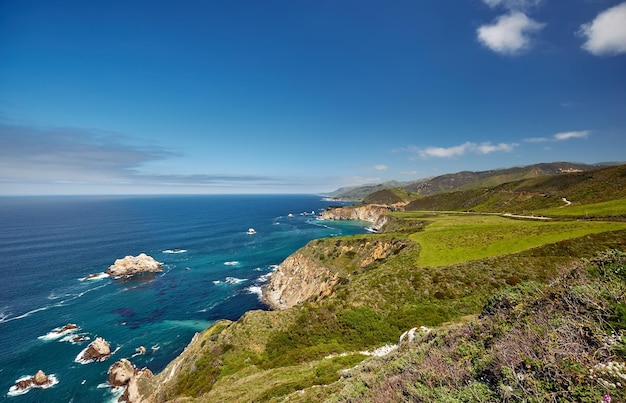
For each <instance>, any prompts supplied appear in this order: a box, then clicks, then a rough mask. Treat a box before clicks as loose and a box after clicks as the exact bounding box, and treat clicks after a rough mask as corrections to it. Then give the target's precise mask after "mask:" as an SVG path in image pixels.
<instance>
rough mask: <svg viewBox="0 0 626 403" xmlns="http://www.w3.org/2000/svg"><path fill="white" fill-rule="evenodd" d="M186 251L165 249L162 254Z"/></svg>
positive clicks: (184, 250) (183, 250)
mask: <svg viewBox="0 0 626 403" xmlns="http://www.w3.org/2000/svg"><path fill="white" fill-rule="evenodd" d="M185 252H187V249H165V250H164V251H163V253H185Z"/></svg>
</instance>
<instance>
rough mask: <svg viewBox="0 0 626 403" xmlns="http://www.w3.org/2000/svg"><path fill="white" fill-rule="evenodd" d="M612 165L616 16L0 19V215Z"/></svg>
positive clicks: (478, 4)
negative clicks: (8, 209) (7, 205)
mask: <svg viewBox="0 0 626 403" xmlns="http://www.w3.org/2000/svg"><path fill="white" fill-rule="evenodd" d="M625 155H626V2H623V1H622V2H620V1H608V0H571V1H567V2H564V1H557V0H458V1H417V0H411V1H408V0H398V1H393V2H389V1H368V0H365V1H363V0H361V1H348V0H345V1H336V0H332V1H330V0H329V1H324V0H322V1H287V0H284V1H237V0H223V1H194V0H182V1H173V0H172V1H159V0H150V1H143V0H142V1H140V0H136V1H122V0H108V1H100V0H92V1H78V0H76V1H68V0H59V1H54V2H52V1H44V0H27V1H24V0H1V1H0V195H11V194H16V195H17V194H142V193H158V194H162V193H319V192H329V191H332V190H334V189H336V188H338V187H342V186H353V185H360V184H365V183H377V182H383V181H386V180H392V179H393V180H400V181H408V180H413V179H418V178H424V177H429V176H434V175H440V174H444V173H451V172H458V171H462V170H472V171H480V170H488V169H494V168H503V167H510V166H517V165H527V164H533V163H538V162H552V161H572V162H584V163H596V162H604V161H624V160H626V158H625V157H624V156H625Z"/></svg>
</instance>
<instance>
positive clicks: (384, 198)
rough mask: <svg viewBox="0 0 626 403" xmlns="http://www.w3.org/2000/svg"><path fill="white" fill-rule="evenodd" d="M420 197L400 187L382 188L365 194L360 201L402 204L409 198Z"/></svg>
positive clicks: (408, 200)
mask: <svg viewBox="0 0 626 403" xmlns="http://www.w3.org/2000/svg"><path fill="white" fill-rule="evenodd" d="M418 198H420V196H419V195H418V194H416V193H411V192H409V191H407V190H405V189H402V188H393V189H383V190H379V191H377V192H374V193H371V194H369V195H367V196H366V197H365V198H364V199H363V201H362V203H363V204H387V205H392V204H398V203H401V204H404V203H408V202H410V201H411V200H415V199H418Z"/></svg>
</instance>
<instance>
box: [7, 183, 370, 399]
mask: <svg viewBox="0 0 626 403" xmlns="http://www.w3.org/2000/svg"><path fill="white" fill-rule="evenodd" d="M330 204H333V205H337V204H341V203H337V202H332V203H331V202H328V201H324V200H323V199H322V198H321V197H320V196H314V195H210V196H141V197H137V196H133V197H131V196H128V197H122V196H107V197H104V196H85V197H82V196H73V197H4V198H0V401H3V402H4V401H7V402H15V403H21V402H91V403H93V402H108V401H113V400H115V399H116V395H115V393H114V391H112V390H111V388H109V387H108V386H107V384H106V381H107V371H108V369H109V367H110V366H111V365H112V364H113V363H114V362H115V361H117V360H119V359H121V358H129V359H131V361H132V362H133V363H134V364H135V365H136V366H137V367H139V368H142V367H147V368H149V369H150V370H152V371H153V372H155V373H157V372H159V371H161V370H162V369H163V368H164V367H165V366H166V365H167V363H169V362H170V361H171V360H172V359H174V358H175V357H176V356H177V355H178V354H179V353H180V352H181V351H182V350H183V349H184V347H185V346H186V345H187V343H188V342H189V341H190V340H191V338H192V337H193V335H194V333H195V332H199V331H202V330H203V329H205V328H207V327H208V326H210V325H211V323H213V322H214V321H216V320H218V319H230V320H237V319H238V318H239V317H240V316H241V315H242V314H243V313H244V312H246V311H248V310H251V309H267V307H265V306H264V305H263V304H262V303H261V302H260V299H259V297H260V290H261V288H260V287H261V286H262V285H263V282H264V281H267V277H268V275H269V274H270V273H271V272H272V270H273V268H274V265H278V264H279V263H281V262H282V261H283V260H284V259H285V258H286V257H287V256H289V255H290V254H292V253H293V252H295V251H296V250H297V249H299V248H300V247H302V246H304V245H305V244H306V243H307V242H309V241H310V240H312V239H316V238H321V237H331V236H341V235H351V234H358V233H365V232H366V229H365V226H366V225H367V224H366V223H362V222H348V221H319V220H318V219H317V214H318V213H319V212H321V211H323V210H324V209H325V208H327V207H328V206H329V205H330ZM249 228H254V229H255V231H256V233H254V234H252V235H250V234H248V233H247V231H248V229H249ZM139 253H146V254H148V255H150V256H152V257H154V258H155V259H156V260H158V261H159V262H162V263H163V266H164V270H163V272H161V273H158V274H156V275H148V276H139V277H134V278H127V279H112V278H106V277H98V278H95V279H91V280H84V278H85V277H86V276H88V275H89V274H94V273H101V272H104V271H105V270H106V269H107V268H108V266H109V265H111V264H113V262H114V261H115V260H116V259H118V258H122V257H124V256H127V255H133V256H135V255H138V254H139ZM68 323H73V324H76V325H78V326H79V327H80V329H78V330H76V331H75V332H73V333H71V334H69V336H68V335H65V337H56V335H55V334H54V332H53V330H54V329H58V328H60V327H62V326H64V325H66V324H68ZM77 336H82V337H79V338H77ZM96 337H102V338H104V339H105V340H107V341H108V342H109V343H110V345H111V350H112V351H113V354H112V356H111V357H110V358H108V359H107V360H105V361H103V362H91V363H86V364H83V363H80V362H77V361H76V358H77V356H78V355H79V354H80V352H81V351H82V350H83V349H84V348H86V347H87V345H88V344H89V342H90V341H93V340H94V339H95V338H96ZM140 346H143V347H145V349H146V353H145V354H138V352H137V351H138V350H137V349H138V348H139V347H140ZM40 369H41V370H43V371H44V372H45V373H46V374H53V375H54V378H55V379H56V380H57V381H58V382H57V383H56V384H55V385H53V386H51V387H49V388H46V389H42V388H32V389H30V390H29V391H28V392H27V393H25V394H16V393H11V392H10V388H11V386H12V385H13V384H14V383H15V382H16V381H17V380H18V379H21V378H23V377H25V376H32V375H34V374H35V373H36V372H37V371H38V370H40Z"/></svg>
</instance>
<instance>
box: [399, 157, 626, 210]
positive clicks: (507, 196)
mask: <svg viewBox="0 0 626 403" xmlns="http://www.w3.org/2000/svg"><path fill="white" fill-rule="evenodd" d="M625 198H626V165H617V166H611V167H605V168H596V169H594V170H586V171H582V172H581V171H576V172H566V173H563V174H562V175H543V176H538V177H536V178H529V179H521V180H517V181H512V182H505V183H502V184H500V185H497V186H489V187H487V186H486V187H478V188H474V189H468V190H457V191H455V192H446V193H444V192H442V193H438V194H433V195H431V196H425V197H422V198H419V199H416V200H413V201H411V202H410V203H409V204H407V205H406V206H405V208H406V210H454V211H467V210H471V211H480V212H509V213H520V212H532V211H534V210H541V209H547V208H556V207H563V206H565V205H572V203H573V205H588V204H593V203H601V202H607V201H611V200H617V199H625Z"/></svg>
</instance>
